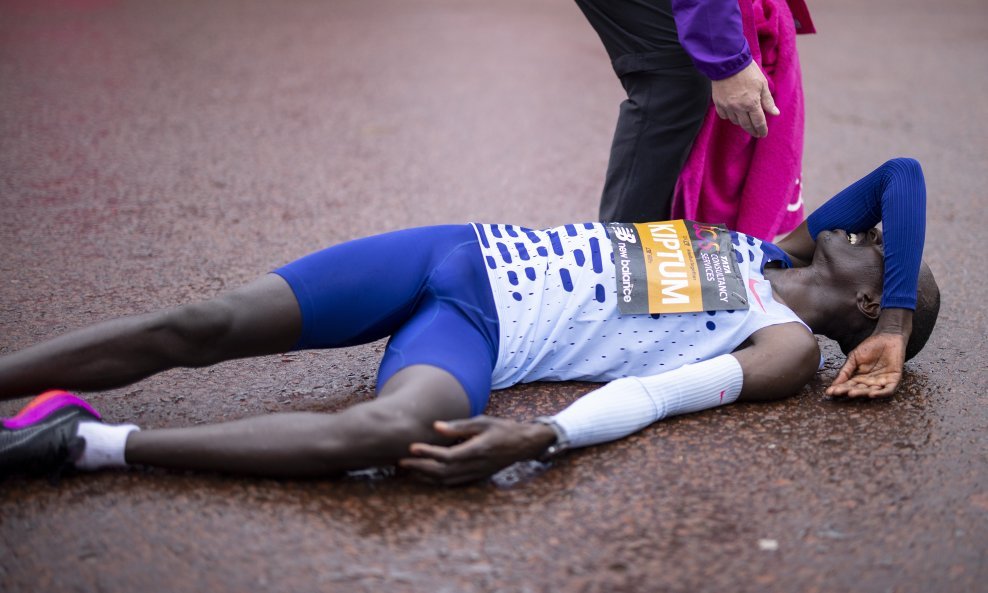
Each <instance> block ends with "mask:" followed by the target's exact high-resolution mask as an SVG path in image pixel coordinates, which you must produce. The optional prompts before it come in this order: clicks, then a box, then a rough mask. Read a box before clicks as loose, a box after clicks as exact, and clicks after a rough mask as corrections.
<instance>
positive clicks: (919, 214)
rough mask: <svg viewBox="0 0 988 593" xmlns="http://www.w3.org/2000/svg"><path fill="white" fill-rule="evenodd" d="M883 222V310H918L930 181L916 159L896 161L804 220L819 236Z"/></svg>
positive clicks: (808, 228) (813, 234) (858, 229)
mask: <svg viewBox="0 0 988 593" xmlns="http://www.w3.org/2000/svg"><path fill="white" fill-rule="evenodd" d="M879 221H881V223H882V228H883V230H884V231H885V232H884V234H885V283H884V285H883V289H882V308H885V309H888V308H898V309H912V310H916V286H917V284H918V282H919V266H920V263H921V262H922V258H923V243H924V241H925V238H926V180H925V179H924V178H923V169H922V168H921V167H920V166H919V162H917V161H916V160H914V159H892V160H890V161H887V162H886V163H885V164H883V165H882V166H881V167H879V168H877V169H875V170H874V171H872V172H871V173H869V174H868V175H866V176H865V177H863V178H862V179H859V180H858V181H856V182H854V183H853V184H852V185H850V186H849V187H847V188H846V189H844V190H842V191H841V192H840V193H839V194H837V195H836V196H834V197H832V198H830V199H829V200H827V203H826V204H824V205H823V206H820V207H819V208H817V209H816V211H814V212H813V214H810V215H809V217H807V219H806V226H807V230H809V232H810V236H811V237H813V239H814V240H816V236H817V235H818V234H819V233H820V231H825V230H831V229H843V230H845V231H847V232H849V233H859V232H861V231H866V230H868V229H870V228H872V227H873V226H875V225H876V224H878V222H879Z"/></svg>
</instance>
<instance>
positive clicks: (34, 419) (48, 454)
mask: <svg viewBox="0 0 988 593" xmlns="http://www.w3.org/2000/svg"><path fill="white" fill-rule="evenodd" d="M80 421H96V422H99V421H100V415H99V412H97V411H96V410H94V409H93V407H92V406H90V405H89V404H88V403H86V401H85V400H83V399H82V398H81V397H79V396H76V395H73V394H71V393H69V392H67V391H46V392H45V393H42V394H41V395H39V396H38V397H36V398H34V399H33V400H31V402H30V403H28V405H26V406H24V409H23V410H21V411H20V412H18V413H17V415H16V416H14V417H13V418H4V419H2V420H0V476H7V475H10V474H32V475H39V474H42V475H43V474H53V475H57V474H59V473H61V471H62V470H64V469H65V468H66V467H67V466H71V464H72V462H73V461H74V460H75V459H77V458H78V457H79V455H80V454H81V453H82V449H83V447H85V444H86V442H85V440H84V439H83V438H81V437H78V436H76V428H77V427H78V425H79V422H80Z"/></svg>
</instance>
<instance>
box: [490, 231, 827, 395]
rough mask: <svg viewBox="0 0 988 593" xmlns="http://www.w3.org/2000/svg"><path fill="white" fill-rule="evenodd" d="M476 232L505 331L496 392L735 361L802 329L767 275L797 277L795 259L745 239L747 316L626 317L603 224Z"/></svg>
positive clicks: (741, 247)
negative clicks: (765, 337) (767, 271)
mask: <svg viewBox="0 0 988 593" xmlns="http://www.w3.org/2000/svg"><path fill="white" fill-rule="evenodd" d="M473 227H474V230H475V231H476V232H477V237H478V239H479V240H480V244H481V249H482V251H483V253H484V259H485V263H486V266H487V275H488V278H489V279H490V283H491V290H492V292H493V295H494V302H495V304H496V306H497V315H498V325H499V327H500V331H499V338H500V340H499V346H498V354H497V363H496V365H495V367H494V373H493V377H492V384H493V388H494V389H504V388H505V387H510V386H511V385H514V384H516V383H527V382H530V381H598V382H602V381H612V380H614V379H619V378H621V377H629V376H639V377H641V376H647V375H655V374H658V373H662V372H665V371H671V370H673V369H676V368H679V367H680V366H682V365H684V364H687V363H694V362H697V361H701V360H709V359H711V358H714V357H715V356H719V355H721V354H728V353H730V352H733V351H734V350H735V349H736V348H737V347H738V346H739V345H740V344H741V343H742V342H744V341H745V340H746V339H747V338H748V337H749V336H750V335H751V334H753V333H755V332H756V331H758V330H759V329H761V328H763V327H768V326H770V325H777V324H781V323H790V322H799V323H801V324H802V323H803V322H802V321H801V320H800V319H799V318H798V317H797V316H796V314H795V313H793V312H792V311H791V310H790V309H789V308H788V307H786V306H785V305H783V304H781V303H779V302H777V301H776V300H775V299H773V298H772V287H771V285H770V284H769V282H768V280H766V279H765V277H764V276H763V275H762V270H763V269H764V267H765V264H766V263H768V262H769V261H777V260H781V261H782V262H783V265H785V266H787V267H788V264H789V259H788V257H787V256H786V255H785V253H783V252H782V250H781V249H779V248H778V247H776V246H775V245H773V244H771V243H763V242H762V241H760V240H758V239H755V238H754V237H749V236H747V235H744V234H741V233H731V236H732V239H733V242H734V246H735V253H736V254H737V259H738V267H739V268H740V270H741V276H742V277H743V279H744V283H745V287H746V288H747V292H748V297H747V298H748V303H749V308H748V310H747V311H718V312H716V313H712V312H711V313H670V314H662V315H622V314H621V313H620V311H619V310H618V306H617V288H616V283H615V280H614V270H615V267H614V261H613V250H612V247H611V240H610V238H609V237H608V235H607V230H606V229H605V227H604V225H603V224H601V223H586V224H577V225H565V226H561V227H557V228H553V229H544V230H532V229H527V228H524V227H518V226H512V225H503V224H502V225H494V224H476V223H475V224H474V225H473ZM803 325H804V326H805V324H803ZM807 329H809V328H807Z"/></svg>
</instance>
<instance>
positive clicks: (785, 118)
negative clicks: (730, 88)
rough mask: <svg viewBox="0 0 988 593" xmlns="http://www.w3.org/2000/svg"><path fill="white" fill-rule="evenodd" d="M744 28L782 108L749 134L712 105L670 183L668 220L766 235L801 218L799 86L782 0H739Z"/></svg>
mask: <svg viewBox="0 0 988 593" xmlns="http://www.w3.org/2000/svg"><path fill="white" fill-rule="evenodd" d="M740 6H741V19H742V22H743V24H744V34H745V37H746V38H747V39H748V44H749V45H750V46H751V49H752V58H753V59H754V60H755V61H756V62H758V63H759V64H760V65H761V67H762V71H763V72H765V77H766V78H767V79H768V83H769V90H770V91H771V92H772V96H773V97H774V98H775V102H776V105H778V107H779V110H780V111H781V113H780V114H779V115H778V116H772V115H769V116H767V117H768V136H766V137H765V138H761V139H756V138H752V137H751V136H749V135H748V134H747V133H746V132H745V131H744V130H742V129H741V128H740V127H738V126H736V125H734V124H732V123H731V122H730V120H722V119H720V118H719V117H718V116H717V111H716V110H715V109H714V106H713V104H711V105H710V109H709V111H707V115H706V117H705V118H704V120H703V125H702V126H701V127H700V132H699V134H698V135H697V138H696V140H695V141H694V143H693V148H692V150H691V151H690V155H689V157H688V158H687V160H686V165H685V166H684V167H683V171H682V173H681V174H680V176H679V181H678V182H677V184H676V190H675V194H674V196H673V203H672V217H673V218H688V219H690V220H697V221H702V222H711V223H723V224H725V225H727V227H728V228H732V229H734V230H737V231H740V232H742V233H746V234H748V235H753V236H755V237H758V238H759V239H763V240H767V241H771V240H772V239H773V238H774V237H775V236H776V235H779V234H782V233H786V232H789V231H791V230H792V229H794V228H796V226H798V225H799V223H800V222H802V220H803V199H802V191H801V177H802V164H803V85H802V75H801V73H800V70H799V55H798V54H797V53H796V32H795V28H794V24H793V20H792V13H791V12H790V11H789V7H788V5H787V4H786V0H741V1H740Z"/></svg>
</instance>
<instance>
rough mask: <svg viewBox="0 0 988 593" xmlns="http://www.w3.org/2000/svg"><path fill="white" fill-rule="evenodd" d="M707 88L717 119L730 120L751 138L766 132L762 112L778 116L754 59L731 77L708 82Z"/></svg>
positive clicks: (765, 134) (766, 133)
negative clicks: (711, 95)
mask: <svg viewBox="0 0 988 593" xmlns="http://www.w3.org/2000/svg"><path fill="white" fill-rule="evenodd" d="M711 90H712V92H713V100H714V107H716V108H717V115H719V116H720V118H721V119H729V120H731V122H732V123H734V124H737V125H739V126H741V127H742V128H744V131H745V132H748V133H749V134H751V135H752V136H754V137H755V138H764V137H765V136H767V135H768V123H767V122H766V120H765V115H766V114H768V115H779V108H778V107H776V106H775V99H774V98H772V93H771V92H769V90H768V80H766V79H765V75H764V74H762V69H761V68H759V67H758V64H756V63H755V61H754V60H752V61H751V63H750V64H748V65H747V66H746V67H745V69H744V70H742V71H740V72H738V73H737V74H735V75H734V76H729V77H727V78H725V79H723V80H714V81H711Z"/></svg>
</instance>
